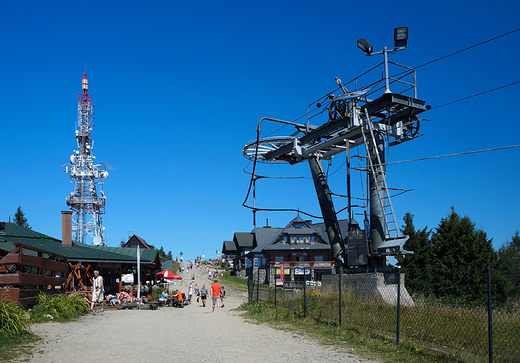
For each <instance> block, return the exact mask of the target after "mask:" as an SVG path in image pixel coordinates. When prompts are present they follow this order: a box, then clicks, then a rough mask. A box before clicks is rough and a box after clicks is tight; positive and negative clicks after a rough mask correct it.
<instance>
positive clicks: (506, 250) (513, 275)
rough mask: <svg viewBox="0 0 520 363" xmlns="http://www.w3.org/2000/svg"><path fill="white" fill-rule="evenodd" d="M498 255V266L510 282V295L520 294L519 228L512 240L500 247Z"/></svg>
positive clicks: (516, 295)
mask: <svg viewBox="0 0 520 363" xmlns="http://www.w3.org/2000/svg"><path fill="white" fill-rule="evenodd" d="M497 255H498V265H497V268H498V270H499V272H500V273H501V275H502V276H504V278H505V279H506V280H507V282H508V287H509V288H510V291H508V292H509V295H510V296H514V297H518V296H520V232H519V231H518V230H517V231H516V232H515V234H514V235H513V236H512V237H511V241H506V243H505V244H504V245H503V246H502V247H500V248H499V250H498V253H497Z"/></svg>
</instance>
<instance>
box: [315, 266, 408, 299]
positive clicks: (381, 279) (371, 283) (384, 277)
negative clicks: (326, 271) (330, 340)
mask: <svg viewBox="0 0 520 363" xmlns="http://www.w3.org/2000/svg"><path fill="white" fill-rule="evenodd" d="M394 276H396V275H395V274H385V273H381V272H373V273H360V274H342V275H341V280H342V283H341V292H342V294H351V295H355V296H365V297H368V298H372V299H375V300H376V301H382V302H385V303H387V304H390V305H394V306H396V305H397V288H398V285H397V281H396V279H395V277H394ZM400 277H401V306H405V307H412V306H414V302H413V300H412V297H411V296H410V294H408V291H407V290H406V287H405V284H404V274H400ZM338 278H339V275H338V274H336V275H327V276H323V279H322V283H323V289H328V290H332V291H338Z"/></svg>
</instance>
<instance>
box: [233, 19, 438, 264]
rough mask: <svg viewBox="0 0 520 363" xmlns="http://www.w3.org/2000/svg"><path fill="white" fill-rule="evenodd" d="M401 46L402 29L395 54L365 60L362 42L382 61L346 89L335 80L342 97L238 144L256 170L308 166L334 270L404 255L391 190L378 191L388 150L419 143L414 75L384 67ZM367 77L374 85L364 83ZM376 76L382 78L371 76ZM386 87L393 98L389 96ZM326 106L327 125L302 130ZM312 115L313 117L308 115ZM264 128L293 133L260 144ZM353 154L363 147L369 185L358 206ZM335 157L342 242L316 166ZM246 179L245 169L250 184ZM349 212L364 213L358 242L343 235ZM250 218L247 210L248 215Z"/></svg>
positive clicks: (383, 181)
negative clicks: (342, 170)
mask: <svg viewBox="0 0 520 363" xmlns="http://www.w3.org/2000/svg"><path fill="white" fill-rule="evenodd" d="M407 38H408V28H396V29H395V30H394V40H395V44H394V45H395V48H394V49H391V50H388V49H387V48H386V47H385V48H384V49H383V50H382V51H381V52H377V53H374V52H372V46H371V45H370V43H368V42H367V41H366V40H365V39H363V38H361V39H359V40H358V47H359V48H360V49H362V50H363V51H364V52H365V53H366V54H367V56H372V55H378V54H381V55H384V61H383V62H382V63H380V64H379V65H377V66H375V67H374V68H372V69H371V70H369V71H367V72H365V73H363V74H362V75H361V76H359V77H356V78H354V79H353V80H352V81H350V82H348V83H346V84H342V82H341V80H340V79H339V78H336V83H337V84H338V86H339V87H338V88H337V90H339V91H340V92H341V93H342V94H340V95H338V96H335V95H333V94H332V93H331V94H328V95H326V96H325V97H324V98H322V99H320V100H319V101H317V102H315V103H313V104H311V105H309V113H308V120H307V123H296V122H291V121H284V120H279V119H274V118H268V117H264V118H262V119H261V120H260V121H259V122H258V127H257V139H256V141H252V142H250V143H248V144H246V145H245V146H244V147H243V150H242V151H243V154H244V156H245V157H246V158H248V159H250V160H252V161H254V165H255V164H256V163H257V162H266V163H273V162H275V163H276V162H278V163H280V162H282V163H289V164H291V165H293V164H296V163H300V162H307V163H308V164H309V167H310V171H311V174H312V178H313V180H314V187H315V189H316V194H317V197H318V202H319V205H320V209H321V212H322V216H323V221H324V224H325V227H326V230H327V235H328V237H329V242H330V244H331V248H332V253H333V258H334V260H335V261H337V266H338V267H356V266H360V265H369V266H372V267H378V268H379V267H382V268H384V267H385V266H387V264H388V256H395V255H399V254H407V253H410V252H408V251H405V250H404V249H403V246H404V244H405V243H406V241H407V240H408V236H403V235H401V234H400V232H399V228H398V225H397V222H396V218H395V214H394V209H393V206H392V202H391V199H390V192H391V190H392V189H391V188H389V187H388V185H387V183H386V165H385V163H386V161H385V157H386V153H387V148H388V147H389V146H394V145H399V144H401V143H403V142H405V141H409V140H412V139H414V138H415V137H417V136H420V135H418V131H419V122H420V120H419V118H418V117H417V115H418V114H420V113H422V112H424V111H426V110H427V109H429V106H426V105H425V102H424V101H422V100H420V99H418V98H417V87H416V74H415V70H414V69H412V68H409V67H406V66H403V65H400V64H397V63H393V62H389V61H388V53H393V52H396V51H398V50H402V49H404V48H405V47H406V45H407V44H406V41H407ZM380 66H383V72H381V73H379V71H378V70H377V69H378V68H379V67H380ZM390 66H391V67H392V69H396V72H395V74H393V75H390V73H389V68H390ZM371 71H375V72H373V73H372V72H371ZM374 73H375V74H376V77H375V79H370V81H366V80H367V78H368V77H371V75H373V74H374ZM380 74H383V76H382V77H381V76H379V75H380ZM365 82H367V83H366V84H365ZM390 86H392V89H393V90H394V91H393V92H392V91H390ZM378 92H382V95H381V96H379V97H377V96H376V97H377V98H375V99H373V98H372V97H373V95H375V94H377V93H378ZM326 106H328V120H327V121H326V122H325V123H324V124H322V125H321V126H319V125H312V124H310V122H309V121H310V119H311V118H313V117H315V116H319V115H320V114H321V113H322V112H323V111H322V110H323V109H324V108H325V107H326ZM313 107H314V110H313V111H311V110H312V109H313ZM264 121H269V122H276V123H281V124H285V125H291V126H294V128H295V131H294V132H293V133H292V134H290V135H289V136H281V137H269V138H263V139H261V138H260V133H261V126H262V123H263V122H264ZM358 146H364V147H363V149H364V155H357V157H362V158H363V159H364V160H366V167H364V168H363V172H366V173H367V179H368V184H369V188H368V189H369V190H368V192H367V195H366V196H365V197H364V198H363V200H365V201H366V203H363V204H365V205H363V206H360V205H357V206H355V205H352V203H351V195H350V194H351V192H350V190H351V186H350V172H351V169H352V168H351V167H350V159H351V155H350V150H351V149H352V148H357V147H358ZM342 152H346V153H347V210H348V218H349V228H348V231H347V234H348V236H342V235H341V231H340V228H339V223H338V219H337V216H336V211H335V208H334V203H333V201H332V192H331V191H330V189H329V185H328V181H327V176H326V174H325V172H324V169H323V165H322V160H330V159H331V158H332V157H333V156H334V155H337V154H340V153H342ZM254 178H255V175H254V166H253V179H252V181H253V182H254V180H255V179H254ZM253 193H254V190H253ZM353 208H362V209H364V211H363V213H359V214H361V215H364V216H365V223H364V225H365V236H361V238H360V236H358V235H353V233H354V232H353V231H352V230H351V229H350V225H351V223H350V222H351V219H352V215H353ZM256 210H257V209H256V208H255V207H253V213H254V212H256ZM345 237H347V238H346V239H345ZM345 240H346V241H347V242H346V243H345ZM361 245H363V246H361ZM360 246H361V247H362V248H360ZM360 250H362V251H365V253H364V254H363V255H359V253H358V252H354V251H360ZM356 253H358V255H356Z"/></svg>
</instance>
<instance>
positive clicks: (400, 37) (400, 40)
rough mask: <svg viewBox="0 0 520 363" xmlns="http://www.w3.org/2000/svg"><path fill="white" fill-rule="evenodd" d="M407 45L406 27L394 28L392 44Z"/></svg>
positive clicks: (397, 46) (397, 45) (396, 45)
mask: <svg viewBox="0 0 520 363" xmlns="http://www.w3.org/2000/svg"><path fill="white" fill-rule="evenodd" d="M407 45H408V27H407V26H405V27H402V28H394V46H395V47H396V48H399V47H406V46H407Z"/></svg>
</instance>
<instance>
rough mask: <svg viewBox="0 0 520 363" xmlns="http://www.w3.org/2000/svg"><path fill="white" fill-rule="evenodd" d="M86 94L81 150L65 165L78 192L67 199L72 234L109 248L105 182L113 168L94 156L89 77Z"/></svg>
mask: <svg viewBox="0 0 520 363" xmlns="http://www.w3.org/2000/svg"><path fill="white" fill-rule="evenodd" d="M82 90H83V93H79V94H78V122H77V125H76V142H77V147H78V149H77V150H74V154H72V155H71V157H70V163H68V164H65V165H63V167H62V168H64V172H66V173H67V174H70V182H71V184H73V185H74V191H73V192H71V193H70V195H69V196H68V197H67V198H65V202H66V203H67V205H68V206H69V208H70V210H71V211H72V233H73V236H75V240H76V241H77V242H80V243H87V241H86V238H87V235H89V236H91V237H92V243H93V244H94V245H96V246H98V245H103V246H106V241H105V235H104V229H105V228H104V227H103V221H102V219H101V216H102V215H103V214H105V202H106V197H105V193H103V180H105V179H106V178H107V177H108V171H107V170H106V169H107V168H108V167H110V166H111V165H109V164H104V163H99V164H94V160H95V159H96V157H95V156H93V155H92V149H93V147H94V141H93V140H92V139H91V137H90V132H91V131H92V126H93V124H92V119H93V118H92V115H93V112H92V97H91V96H90V95H89V93H88V80H87V74H86V73H83V81H82Z"/></svg>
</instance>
